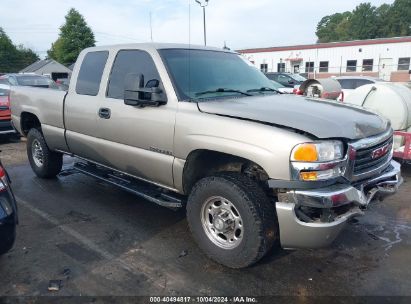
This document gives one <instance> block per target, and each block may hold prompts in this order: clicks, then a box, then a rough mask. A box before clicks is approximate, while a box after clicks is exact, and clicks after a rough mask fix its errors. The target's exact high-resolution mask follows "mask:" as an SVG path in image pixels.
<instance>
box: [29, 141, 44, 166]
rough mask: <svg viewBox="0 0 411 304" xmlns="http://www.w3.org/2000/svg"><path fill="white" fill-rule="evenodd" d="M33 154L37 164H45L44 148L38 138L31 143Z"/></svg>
mask: <svg viewBox="0 0 411 304" xmlns="http://www.w3.org/2000/svg"><path fill="white" fill-rule="evenodd" d="M31 154H32V155H33V160H34V163H35V164H36V166H37V167H41V166H43V148H42V147H41V144H40V142H39V141H38V140H37V139H35V140H33V143H32V144H31Z"/></svg>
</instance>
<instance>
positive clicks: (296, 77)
mask: <svg viewBox="0 0 411 304" xmlns="http://www.w3.org/2000/svg"><path fill="white" fill-rule="evenodd" d="M289 76H290V77H291V78H293V79H295V80H297V81H301V82H304V81H306V80H307V78H305V77H303V76H301V75H298V74H290V75H289Z"/></svg>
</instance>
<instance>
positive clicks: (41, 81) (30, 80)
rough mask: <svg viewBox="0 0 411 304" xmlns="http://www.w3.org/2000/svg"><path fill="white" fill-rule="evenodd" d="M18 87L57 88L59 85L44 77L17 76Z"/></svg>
mask: <svg viewBox="0 0 411 304" xmlns="http://www.w3.org/2000/svg"><path fill="white" fill-rule="evenodd" d="M16 80H17V83H18V85H20V86H33V87H44V88H56V87H57V85H56V84H55V83H54V81H53V80H51V79H50V78H47V77H42V76H16Z"/></svg>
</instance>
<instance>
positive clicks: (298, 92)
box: [293, 88, 303, 95]
mask: <svg viewBox="0 0 411 304" xmlns="http://www.w3.org/2000/svg"><path fill="white" fill-rule="evenodd" d="M293 94H295V95H303V91H301V90H300V88H294V89H293Z"/></svg>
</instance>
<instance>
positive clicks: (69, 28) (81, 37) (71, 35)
mask: <svg viewBox="0 0 411 304" xmlns="http://www.w3.org/2000/svg"><path fill="white" fill-rule="evenodd" d="M65 19H66V22H65V23H64V24H63V25H62V26H61V27H60V34H59V38H58V39H57V40H56V41H55V42H54V43H53V44H52V45H51V48H50V50H48V52H47V54H48V56H49V57H50V58H53V59H55V60H57V61H59V62H60V63H62V64H66V65H68V64H71V63H73V62H75V61H76V59H77V57H78V55H79V54H80V52H81V51H82V50H83V49H85V48H87V47H91V46H95V43H96V41H95V39H94V34H93V31H92V30H91V28H90V27H89V26H88V25H87V23H86V21H85V20H84V18H83V16H82V15H81V14H80V13H79V12H78V11H77V10H75V9H74V8H72V9H70V10H69V12H68V13H67V15H66V17H65Z"/></svg>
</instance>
